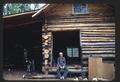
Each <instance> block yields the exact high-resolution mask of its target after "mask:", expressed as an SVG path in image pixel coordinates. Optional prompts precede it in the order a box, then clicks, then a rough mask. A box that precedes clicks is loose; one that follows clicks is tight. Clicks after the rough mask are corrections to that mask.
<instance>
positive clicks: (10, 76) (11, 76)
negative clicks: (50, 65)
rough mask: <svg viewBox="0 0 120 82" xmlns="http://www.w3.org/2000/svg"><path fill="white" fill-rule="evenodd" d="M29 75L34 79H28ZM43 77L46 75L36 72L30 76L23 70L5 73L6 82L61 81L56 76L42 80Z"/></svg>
mask: <svg viewBox="0 0 120 82" xmlns="http://www.w3.org/2000/svg"><path fill="white" fill-rule="evenodd" d="M29 75H32V76H34V78H28V77H29ZM25 76H26V77H25ZM43 76H45V75H43V74H40V73H36V72H35V73H33V74H29V73H27V72H25V71H23V70H17V71H8V70H7V71H4V72H3V79H4V80H60V79H57V78H54V77H55V75H48V77H52V78H41V77H43ZM64 80H74V78H66V79H64Z"/></svg>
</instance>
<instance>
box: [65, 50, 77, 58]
mask: <svg viewBox="0 0 120 82" xmlns="http://www.w3.org/2000/svg"><path fill="white" fill-rule="evenodd" d="M67 56H68V57H79V49H78V48H67Z"/></svg>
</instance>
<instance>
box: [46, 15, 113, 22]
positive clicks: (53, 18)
mask: <svg viewBox="0 0 120 82" xmlns="http://www.w3.org/2000/svg"><path fill="white" fill-rule="evenodd" d="M107 19H115V17H100V16H99V17H98V16H96V17H95V16H91V17H90V16H86V17H85V16H84V17H82V16H71V17H68V16H67V17H63V18H62V17H61V18H60V17H51V18H46V20H48V21H52V20H55V21H56V20H61V21H62V20H64V21H69V20H74V21H75V20H107Z"/></svg>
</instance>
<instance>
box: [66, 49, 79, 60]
mask: <svg viewBox="0 0 120 82" xmlns="http://www.w3.org/2000/svg"><path fill="white" fill-rule="evenodd" d="M68 48H70V49H72V53H71V54H72V55H71V56H69V55H68V51H67V56H68V57H70V58H79V57H80V55H79V54H80V53H79V48H78V47H67V49H68ZM75 48H77V49H78V56H76V57H75V56H74V55H73V49H75Z"/></svg>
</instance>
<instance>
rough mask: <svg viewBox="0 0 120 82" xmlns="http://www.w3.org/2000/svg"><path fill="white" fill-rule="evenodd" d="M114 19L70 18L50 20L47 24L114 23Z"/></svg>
mask: <svg viewBox="0 0 120 82" xmlns="http://www.w3.org/2000/svg"><path fill="white" fill-rule="evenodd" d="M112 22H115V20H113V19H106V20H104V19H99V20H98V19H79V20H78V19H72V20H71V19H70V20H68V19H67V20H48V22H46V24H69V23H112Z"/></svg>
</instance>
